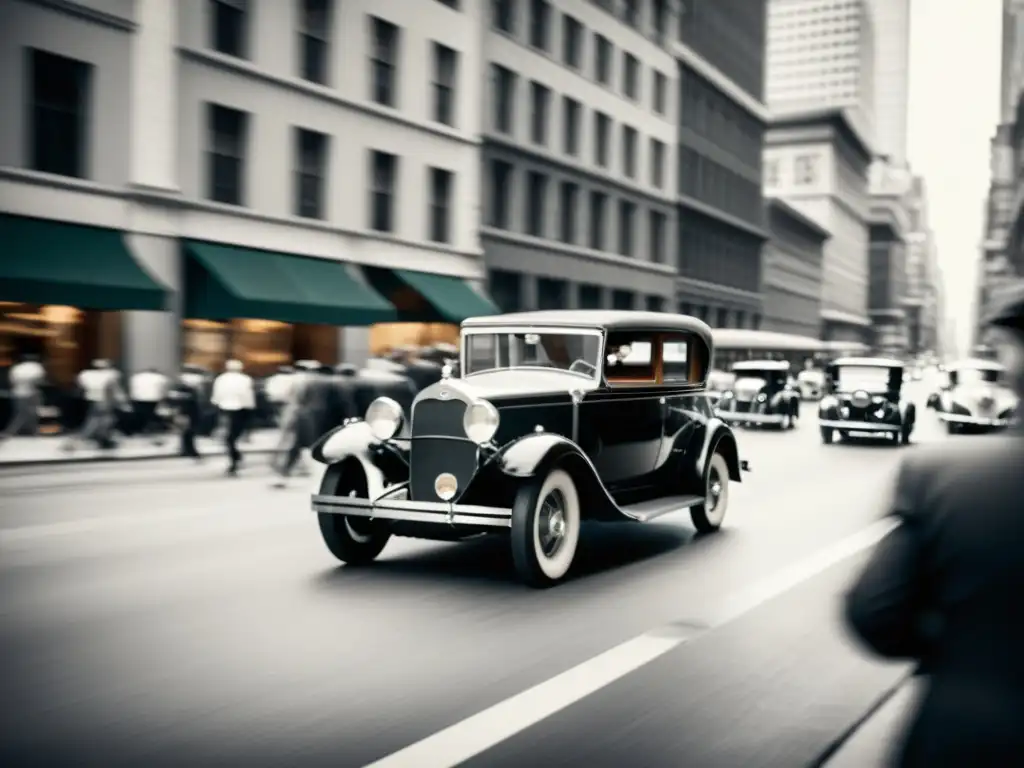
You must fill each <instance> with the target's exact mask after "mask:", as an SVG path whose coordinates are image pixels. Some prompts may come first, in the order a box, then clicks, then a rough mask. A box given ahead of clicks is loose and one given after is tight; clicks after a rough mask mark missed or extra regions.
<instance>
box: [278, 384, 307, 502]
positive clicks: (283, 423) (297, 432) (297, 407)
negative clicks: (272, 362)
mask: <svg viewBox="0 0 1024 768" xmlns="http://www.w3.org/2000/svg"><path fill="white" fill-rule="evenodd" d="M314 375H315V374H314V373H313V372H312V371H310V370H309V368H308V366H302V365H301V364H300V365H299V366H298V367H297V369H296V371H295V372H294V373H292V374H291V375H290V376H289V381H288V389H287V397H288V400H287V402H285V403H284V408H283V410H282V411H281V420H280V434H279V438H278V441H277V450H276V451H275V453H274V458H273V459H272V461H271V466H272V467H273V469H274V471H275V472H276V473H277V478H276V479H275V480H274V482H273V483H272V484H271V487H273V488H284V487H285V486H286V485H287V483H288V478H289V477H290V476H291V474H292V472H293V470H294V469H295V466H296V465H297V464H298V463H299V459H301V458H302V451H303V448H305V447H306V443H307V441H308V435H309V432H310V419H311V416H312V414H311V406H312V396H313V393H312V384H313V381H312V380H313V376H314Z"/></svg>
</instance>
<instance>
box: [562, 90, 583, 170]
mask: <svg viewBox="0 0 1024 768" xmlns="http://www.w3.org/2000/svg"><path fill="white" fill-rule="evenodd" d="M582 114H583V107H582V106H581V105H580V103H579V102H578V101H576V99H572V98H570V97H568V96H563V97H562V132H563V135H562V150H563V151H564V152H565V154H567V155H569V156H570V157H577V156H578V155H579V153H580V122H581V121H580V117H581V116H582Z"/></svg>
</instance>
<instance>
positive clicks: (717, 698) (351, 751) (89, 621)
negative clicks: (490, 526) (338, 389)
mask: <svg viewBox="0 0 1024 768" xmlns="http://www.w3.org/2000/svg"><path fill="white" fill-rule="evenodd" d="M919 388H920V389H921V396H922V399H923V394H924V389H923V387H919ZM807 412H808V415H807V416H806V417H805V418H804V419H803V423H802V424H801V425H800V426H799V428H798V429H797V430H796V431H794V432H792V433H787V434H784V433H772V432H767V431H743V432H742V433H741V435H740V440H741V443H740V449H741V452H742V454H743V456H744V457H745V458H748V459H749V460H750V462H751V466H752V469H753V471H752V473H751V474H749V475H748V476H747V479H746V482H744V483H743V484H742V485H740V486H736V485H734V486H733V492H732V499H731V506H730V510H729V515H728V517H727V519H726V526H725V528H724V529H723V530H722V531H721V532H720V533H719V534H717V535H713V536H710V537H706V538H700V539H695V538H694V535H693V530H692V528H691V526H690V524H689V519H688V517H687V516H686V515H685V513H684V514H679V515H672V516H669V517H667V518H663V519H662V520H661V521H659V522H657V523H656V524H651V525H648V526H640V525H622V526H613V527H603V528H595V529H593V530H587V531H586V532H585V534H584V537H583V539H582V542H581V555H580V560H579V562H578V567H577V568H576V569H575V577H574V578H573V579H572V580H571V581H570V582H569V583H566V584H564V585H562V586H559V587H556V588H554V589H551V590H547V591H533V590H529V589H526V588H524V587H522V586H520V585H519V584H518V583H517V582H516V581H515V579H514V577H513V571H512V566H511V561H510V556H509V553H508V552H507V550H506V549H505V548H504V547H503V546H502V544H501V542H500V541H480V542H476V543H469V544H460V545H449V544H434V543H428V542H419V541H410V540H404V539H395V540H392V542H391V543H390V544H389V545H388V547H387V549H386V550H385V552H384V554H383V555H382V557H381V559H380V560H379V561H378V562H377V563H376V564H374V565H373V566H371V567H369V568H366V569H346V568H344V567H339V566H338V565H337V563H336V562H335V561H334V560H333V559H332V558H331V557H330V556H329V554H328V553H327V551H326V549H325V548H324V546H323V544H322V543H321V541H320V539H319V535H318V531H317V527H316V522H315V519H314V517H313V515H312V513H310V512H309V511H308V487H306V486H307V483H308V481H307V483H298V484H296V485H295V487H294V488H290V489H287V490H277V491H275V490H271V489H270V488H269V477H268V475H267V473H266V469H265V468H264V466H263V460H258V459H252V460H251V461H250V463H251V466H250V467H249V468H247V469H246V470H245V471H244V472H243V475H242V477H240V478H238V479H234V480H232V479H227V478H224V477H222V476H221V475H220V472H221V471H222V468H221V467H220V466H219V464H217V465H214V464H213V463H207V464H206V465H200V466H195V465H192V464H188V463H179V462H178V461H176V460H163V461H154V462H132V463H128V464H123V465H116V464H115V465H89V466H71V467H60V468H49V469H47V468H28V469H20V470H10V471H5V472H3V473H0V690H2V692H3V699H2V700H3V711H2V712H0V765H4V766H18V765H29V764H31V765H47V766H54V767H56V766H63V765H69V766H70V765H74V766H87V765H102V766H105V767H109V768H114V767H115V766H133V767H134V766H190V767H191V766H195V767H197V768H199V767H201V766H213V765H245V766H250V767H252V768H256V767H257V766H285V765H288V766H319V765H330V766H333V768H347V767H348V766H364V765H369V764H375V765H379V766H381V768H400V767H403V766H408V767H409V768H445V767H446V766H455V765H463V764H464V765H467V766H471V767H472V768H484V767H485V766H486V767H487V768H499V767H504V766H509V767H510V768H511V767H513V766H522V765H536V766H541V767H546V766H582V765H586V766H588V768H604V767H605V766H608V767H611V766H622V765H630V766H631V767H632V768H643V767H645V766H652V767H654V766H671V767H673V768H676V767H678V766H697V767H698V768H716V767H717V766H723V767H725V768H733V767H736V768H748V767H751V766H763V767H764V768H775V767H776V766H778V767H779V768H795V767H799V766H804V765H809V764H811V763H812V761H813V760H814V759H815V758H816V756H817V755H819V754H821V753H822V751H823V750H825V749H826V747H827V746H828V745H829V744H830V742H832V741H833V740H834V739H836V738H837V736H838V735H839V734H840V733H842V732H843V731H844V730H845V729H846V728H847V727H848V726H849V725H850V724H851V723H853V722H854V721H855V720H856V719H857V718H858V717H859V716H860V715H861V714H862V713H863V712H864V711H865V710H867V709H868V708H869V707H870V706H871V704H872V703H873V702H874V701H875V700H876V699H877V698H878V697H879V696H880V695H881V694H882V693H883V692H884V691H885V690H886V689H887V688H889V687H890V686H892V685H893V683H894V681H896V680H897V679H898V678H899V677H900V676H901V675H902V674H903V673H904V669H903V668H902V667H899V666H894V665H882V664H879V663H877V662H875V661H873V660H870V659H868V658H867V657H865V656H864V655H863V654H861V653H860V652H859V651H858V650H857V649H855V648H854V646H853V645H852V643H851V641H850V640H849V639H848V638H847V637H846V636H845V635H844V632H843V630H842V628H841V626H840V624H839V622H838V613H837V609H838V597H839V595H840V594H841V593H842V591H843V589H844V587H845V586H846V585H847V584H848V583H849V580H850V578H851V576H852V574H853V573H854V570H855V569H856V567H857V566H858V565H859V564H860V563H861V562H862V561H863V559H864V557H865V554H866V551H867V549H866V548H867V547H868V546H869V545H870V544H871V542H872V541H874V540H876V539H877V538H878V537H879V536H880V535H881V534H882V533H883V532H884V529H883V528H881V527H880V524H879V521H878V520H879V516H880V513H881V512H882V510H883V507H884V500H885V495H886V492H887V489H888V483H889V482H890V480H891V478H892V475H893V472H894V470H895V469H896V466H897V461H898V457H899V456H900V455H901V454H902V453H903V451H904V450H914V448H913V447H911V448H908V449H897V448H891V447H888V446H886V445H884V444H881V445H879V444H871V443H862V444H837V445H833V446H829V447H826V446H823V445H822V444H821V442H820V438H819V435H818V430H817V428H816V424H815V419H814V416H813V408H808V409H807ZM916 438H917V442H919V443H926V442H935V441H941V440H950V439H955V440H972V439H985V438H984V437H981V438H970V437H958V438H949V437H947V436H945V435H944V434H943V432H942V431H941V430H940V429H939V425H938V423H937V422H936V420H935V417H934V415H933V414H931V413H928V412H923V411H922V414H921V417H920V424H919V428H918V431H917V435H916ZM865 768H867V767H865Z"/></svg>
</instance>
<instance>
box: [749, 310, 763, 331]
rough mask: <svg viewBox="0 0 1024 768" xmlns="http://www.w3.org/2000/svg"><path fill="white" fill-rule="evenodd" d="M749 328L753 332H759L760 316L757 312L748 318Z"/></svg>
mask: <svg viewBox="0 0 1024 768" xmlns="http://www.w3.org/2000/svg"><path fill="white" fill-rule="evenodd" d="M750 327H751V328H753V329H754V330H755V331H759V330H761V315H759V314H758V313H757V312H755V313H754V314H753V315H751V316H750Z"/></svg>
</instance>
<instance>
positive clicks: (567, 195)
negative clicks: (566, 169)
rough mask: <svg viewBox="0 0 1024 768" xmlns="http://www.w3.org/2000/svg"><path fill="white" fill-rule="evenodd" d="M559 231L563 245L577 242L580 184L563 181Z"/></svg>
mask: <svg viewBox="0 0 1024 768" xmlns="http://www.w3.org/2000/svg"><path fill="white" fill-rule="evenodd" d="M559 198H561V199H560V201H559V202H560V205H559V228H558V229H559V231H558V237H559V239H560V240H561V241H562V242H563V243H569V244H572V243H575V242H576V220H577V217H578V216H579V206H578V203H579V198H580V188H579V185H578V184H573V183H572V182H569V181H563V182H562V185H561V187H560V188H559Z"/></svg>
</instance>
